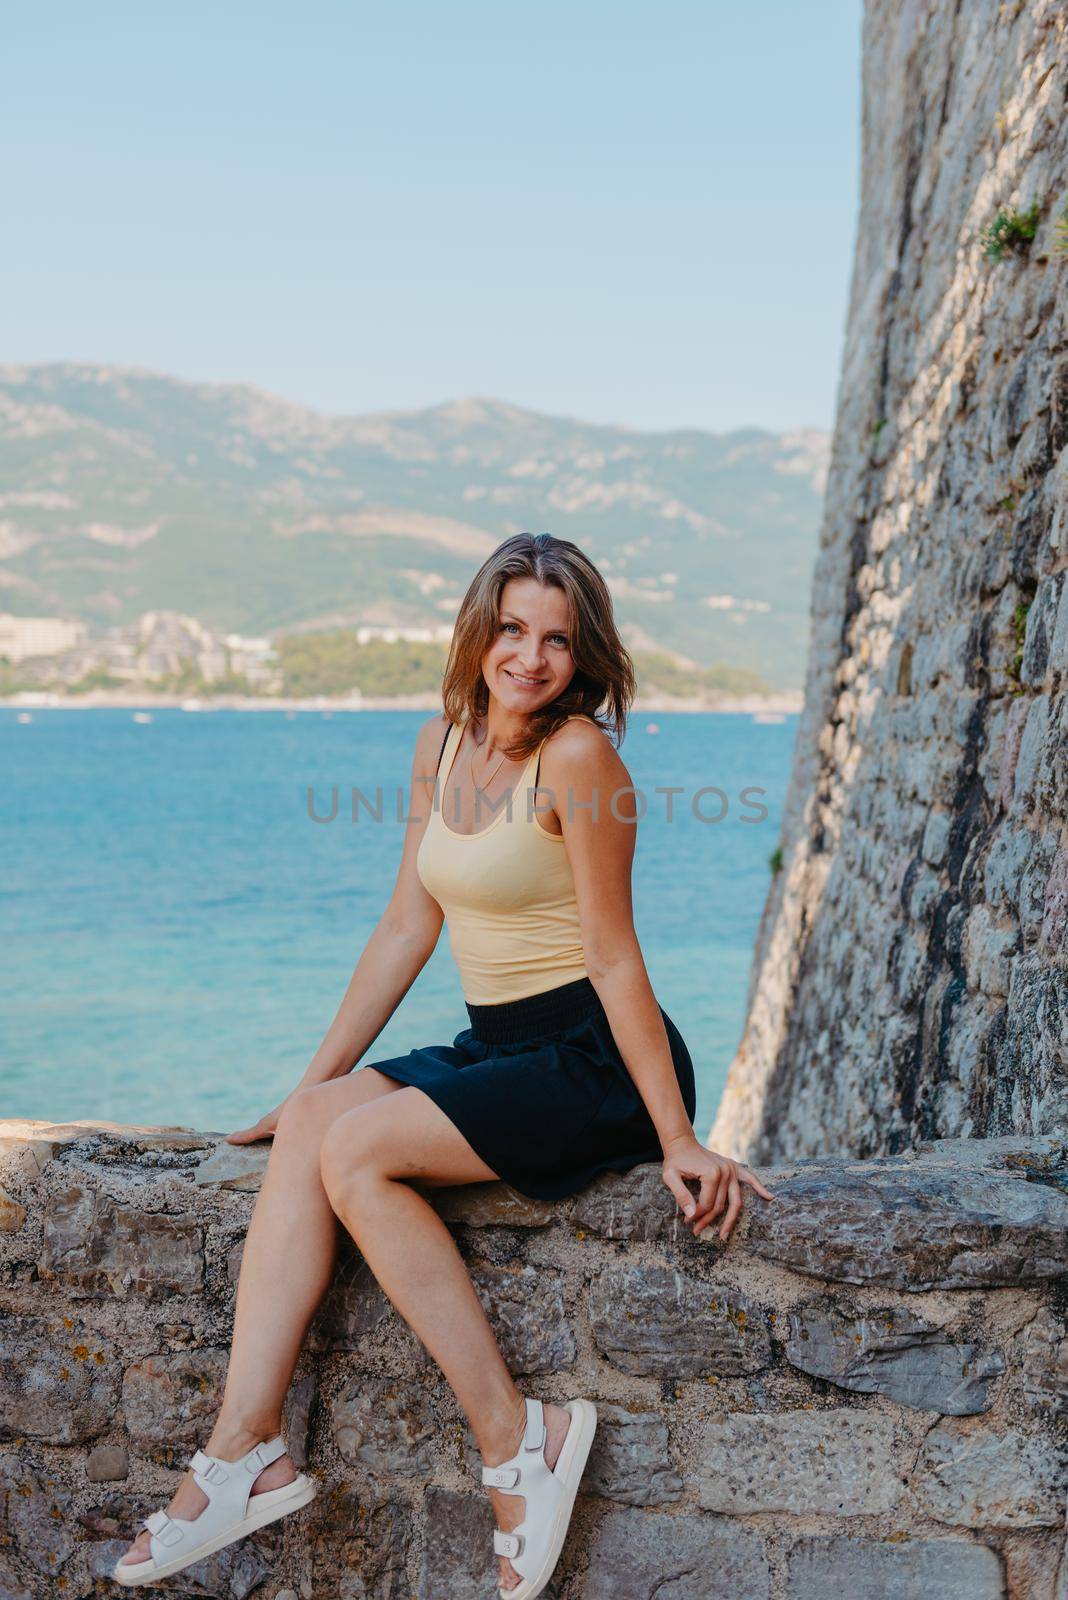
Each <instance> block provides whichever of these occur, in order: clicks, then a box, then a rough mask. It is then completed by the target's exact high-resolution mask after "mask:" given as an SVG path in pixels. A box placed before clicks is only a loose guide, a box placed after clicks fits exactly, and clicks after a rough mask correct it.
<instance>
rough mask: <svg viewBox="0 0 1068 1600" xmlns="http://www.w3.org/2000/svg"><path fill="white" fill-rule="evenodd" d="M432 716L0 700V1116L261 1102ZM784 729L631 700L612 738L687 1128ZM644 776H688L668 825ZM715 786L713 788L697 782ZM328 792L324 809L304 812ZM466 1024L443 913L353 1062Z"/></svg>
mask: <svg viewBox="0 0 1068 1600" xmlns="http://www.w3.org/2000/svg"><path fill="white" fill-rule="evenodd" d="M23 715H24V716H25V713H23ZM427 715H428V713H427V712H425V711H364V712H359V713H345V712H332V713H330V712H322V711H302V712H293V711H289V712H286V711H284V710H278V711H274V710H271V711H257V712H241V711H224V710H218V711H213V710H208V711H204V712H200V713H190V712H184V711H182V710H180V709H178V708H174V709H158V708H157V709H153V710H152V712H151V720H150V721H147V722H144V721H135V720H134V714H133V713H132V711H130V710H125V709H124V710H117V709H110V708H109V709H100V710H61V709H36V708H34V709H33V710H32V711H31V713H30V720H29V721H25V720H22V721H20V720H19V712H18V711H16V710H15V709H13V708H11V707H0V770H2V771H3V774H4V782H3V786H2V790H0V873H2V878H0V934H2V937H3V956H2V958H0V961H2V966H0V970H2V977H0V1116H26V1117H40V1118H47V1119H50V1120H56V1121H66V1120H69V1119H73V1118H83V1117H85V1118H106V1119H109V1120H114V1121H118V1122H136V1123H148V1124H161V1123H162V1124H178V1125H184V1126H187V1127H193V1128H199V1129H204V1130H212V1131H217V1132H229V1131H230V1130H231V1129H234V1128H237V1127H242V1126H244V1125H246V1124H247V1123H250V1122H252V1121H254V1120H255V1119H256V1118H257V1117H259V1116H260V1114H261V1113H262V1112H264V1111H266V1110H268V1109H269V1108H270V1107H272V1106H274V1105H276V1104H277V1102H278V1101H279V1100H280V1099H281V1098H282V1097H283V1096H284V1095H285V1094H287V1093H288V1092H289V1090H290V1089H292V1088H293V1087H294V1085H295V1084H296V1083H297V1081H298V1080H299V1078H300V1077H301V1075H302V1073H303V1072H304V1070H305V1068H306V1066H307V1064H308V1062H309V1060H310V1059H311V1056H312V1055H313V1053H314V1052H315V1050H316V1048H317V1047H318V1045H319V1043H320V1041H321V1039H322V1037H323V1034H324V1033H325V1031H326V1029H327V1027H328V1026H329V1024H330V1022H331V1020H332V1019H333V1016H334V1014H335V1011H336V1009H337V1006H338V1004H339V1002H340V1000H341V997H342V995H343V993H344V991H345V988H346V985H347V984H348V981H349V978H350V977H351V975H352V970H353V968H354V966H355V965H356V962H357V960H358V958H359V955H360V952H361V951H362V949H363V947H364V944H365V942H366V940H367V939H368V937H369V936H370V934H371V932H372V930H373V928H374V926H375V923H376V920H377V919H378V917H379V915H380V914H381V912H382V910H383V908H384V906H385V904H386V902H387V900H388V898H389V895H390V892H391V890H392V886H393V882H394V879H395V876H396V870H397V865H398V861H399V858H400V850H401V843H402V835H403V823H402V822H400V821H398V820H397V817H398V811H397V806H396V795H397V792H398V790H399V791H400V793H401V795H402V796H403V793H404V788H405V785H406V783H407V779H408V774H409V771H410V767H411V758H412V750H413V746H414V741H415V738H416V734H417V730H418V728H419V725H420V723H421V722H422V721H423V720H425V718H426V716H427ZM797 721H798V719H797V717H796V716H788V717H787V718H786V719H785V721H783V722H780V723H757V722H754V721H753V720H752V719H751V718H750V717H748V716H745V715H727V714H723V715H715V714H700V715H690V714H682V713H671V712H644V713H636V714H635V715H633V716H632V718H631V721H630V725H629V729H628V732H627V737H626V739H625V741H624V743H623V746H622V748H621V751H620V754H621V756H622V758H623V760H624V762H625V763H626V765H627V768H628V770H629V772H630V774H631V781H632V782H633V784H634V785H635V786H636V787H637V788H638V789H639V790H640V791H641V792H642V794H643V795H644V796H645V801H646V813H645V816H644V818H643V820H642V822H641V823H640V825H639V828H638V838H637V846H636V854H635V864H634V911H635V925H636V928H637V932H638V937H639V940H640V942H641V946H642V951H643V954H644V957H645V962H646V966H647V968H648V970H649V974H650V977H651V980H652V985H653V989H654V992H655V994H656V997H657V999H658V1000H659V1002H660V1004H661V1005H662V1006H663V1007H664V1010H665V1011H667V1012H668V1013H669V1015H670V1016H671V1017H672V1018H673V1019H674V1021H675V1022H676V1023H677V1025H678V1027H679V1028H680V1030H681V1031H682V1034H683V1036H684V1037H685V1039H686V1041H687V1043H688V1045H689V1047H690V1052H691V1055H692V1056H693V1059H694V1064H695V1067H696V1072H697V1089H698V1104H697V1116H696V1118H695V1126H696V1129H697V1132H698V1135H699V1136H700V1137H701V1138H705V1137H707V1134H708V1131H709V1128H710V1126H711V1123H712V1120H713V1117H714V1114H715V1110H716V1106H717V1103H718V1101H719V1097H720V1095H721V1093H722V1088H723V1083H724V1079H725V1076H726V1071H727V1067H728V1064H729V1062H730V1059H731V1057H732V1055H733V1054H734V1051H735V1048H736V1046H737V1043H738V1040H739V1037H740V1033H741V1028H742V1024H743V1020H744V1015H745V999H746V986H747V981H748V974H749V964H750V957H751V952H752V947H753V942H754V938H755V935H756V930H757V925H758V922H759V920H760V914H761V910H762V908H763V904H764V898H765V895H766V892H767V888H768V882H769V876H770V873H769V866H768V857H769V855H770V854H771V852H772V851H773V849H774V848H775V845H776V843H777V842H778V834H779V821H780V816H781V811H782V803H783V799H784V795H785V790H786V783H787V778H788V775H789V767H790V758H791V753H792V748H793V743H794V738H795V735H796V731H797ZM654 728H655V729H657V730H658V731H651V730H652V729H654ZM658 786H659V787H661V788H663V787H665V786H674V787H681V789H682V791H683V792H682V793H681V794H680V795H677V796H676V797H675V799H674V802H673V805H674V815H673V816H672V818H671V819H670V820H669V818H668V800H667V797H666V796H665V795H663V794H657V793H656V790H657V788H658ZM710 786H711V787H712V788H716V789H719V790H721V791H722V792H723V796H722V798H721V797H719V796H717V795H716V794H715V793H712V792H706V793H704V794H703V795H698V794H697V791H699V790H701V789H708V788H709V787H710ZM379 787H381V788H382V790H383V793H384V797H385V802H386V803H385V816H386V819H388V820H383V821H381V822H375V821H373V820H371V818H370V817H369V815H368V812H367V811H366V809H364V810H362V811H361V812H360V813H359V815H358V820H357V821H355V822H353V821H352V818H351V804H350V801H351V792H352V790H353V789H354V788H355V789H359V790H361V791H362V792H363V794H364V795H366V796H367V797H368V798H369V799H371V800H373V799H374V796H375V791H376V789H377V788H379ZM335 788H336V789H337V790H338V791H339V806H338V815H337V818H336V819H335V820H334V821H332V822H321V821H320V822H317V821H314V820H312V816H311V814H310V813H311V811H312V810H314V811H315V812H316V813H317V814H318V815H319V816H328V815H329V814H330V810H331V802H332V791H333V790H334V789H335ZM746 789H749V790H751V791H762V792H756V793H750V794H749V796H748V798H747V799H745V798H743V797H742V791H744V790H746ZM309 794H311V795H312V796H313V797H314V799H313V804H312V805H311V806H310V805H309ZM695 808H696V810H697V811H698V812H700V813H701V815H700V816H698V815H695ZM764 809H766V815H763V816H762V815H761V813H762V810H764ZM724 811H725V812H726V814H725V815H724V816H723V817H722V820H719V821H713V820H702V818H709V819H712V818H716V817H718V816H720V815H721V813H723V812H724ZM399 814H400V815H401V816H403V805H402V807H401V811H400V813H399ZM754 819H759V820H754ZM467 1020H468V1019H467V1014H466V1011H465V1009H464V1004H463V996H462V992H461V989H460V985H459V980H458V976H457V973H456V969H455V966H454V964H453V961H452V956H451V953H450V951H449V946H448V937H447V933H446V932H445V930H444V929H443V930H442V935H441V939H440V941H439V944H438V947H437V949H436V950H435V952H434V954H433V956H432V957H431V959H430V961H429V962H428V964H427V966H426V967H425V968H424V969H423V971H422V973H421V974H420V975H419V977H418V978H417V980H416V982H415V984H414V985H413V986H412V988H411V989H410V990H409V991H408V993H407V995H406V996H405V998H404V999H403V1000H402V1001H401V1003H400V1005H399V1006H398V1008H397V1010H396V1011H395V1012H394V1014H393V1016H392V1018H391V1019H390V1021H389V1022H388V1023H387V1025H386V1027H385V1028H384V1029H383V1030H382V1032H381V1033H380V1034H379V1035H378V1038H377V1039H375V1040H374V1042H373V1043H372V1045H371V1047H370V1049H369V1050H368V1051H367V1052H366V1054H365V1056H364V1057H363V1058H362V1064H364V1065H367V1064H371V1063H373V1062H374V1061H375V1060H376V1059H377V1060H383V1059H385V1058H387V1057H390V1056H395V1055H401V1054H404V1053H405V1052H406V1051H408V1050H409V1049H411V1048H412V1047H413V1046H416V1045H423V1044H429V1043H435V1042H447V1041H451V1040H452V1038H453V1037H454V1035H455V1034H456V1033H457V1032H459V1030H460V1029H461V1028H464V1027H466V1026H467Z"/></svg>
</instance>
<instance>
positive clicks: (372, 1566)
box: [296, 1484, 492, 1600]
mask: <svg viewBox="0 0 1068 1600" xmlns="http://www.w3.org/2000/svg"><path fill="white" fill-rule="evenodd" d="M296 1515H297V1516H298V1517H301V1518H307V1521H306V1522H304V1524H303V1526H302V1527H301V1528H300V1529H299V1537H300V1538H301V1540H302V1543H304V1545H305V1548H306V1549H307V1553H308V1555H307V1562H306V1570H307V1574H308V1576H307V1577H306V1578H305V1579H304V1580H303V1581H302V1584H301V1590H300V1593H301V1596H302V1600H303V1597H305V1596H307V1597H312V1596H314V1597H315V1600H319V1597H320V1596H321V1597H322V1600H408V1596H409V1595H410V1594H411V1592H412V1590H411V1584H410V1583H409V1581H408V1578H407V1573H406V1567H407V1558H408V1550H409V1547H410V1545H411V1542H412V1533H413V1530H412V1514H411V1512H410V1510H409V1509H408V1507H407V1506H405V1505H403V1504H401V1503H399V1502H396V1501H392V1500H390V1499H388V1498H387V1497H386V1496H385V1495H382V1496H374V1495H370V1494H366V1495H365V1494H363V1493H360V1494H357V1493H356V1492H355V1491H354V1490H352V1489H351V1488H349V1487H348V1486H346V1485H341V1484H327V1485H325V1486H324V1487H323V1488H322V1489H320V1492H319V1494H318V1495H317V1496H316V1498H315V1499H314V1500H313V1501H312V1503H311V1505H310V1506H309V1507H308V1508H307V1510H306V1511H302V1512H297V1513H296ZM490 1548H491V1553H492V1545H491V1547H490ZM302 1564H303V1563H302Z"/></svg>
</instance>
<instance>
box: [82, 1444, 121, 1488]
mask: <svg viewBox="0 0 1068 1600" xmlns="http://www.w3.org/2000/svg"><path fill="white" fill-rule="evenodd" d="M129 1474H130V1457H129V1455H128V1454H127V1453H126V1450H125V1449H124V1447H123V1446H122V1445H121V1444H98V1445H97V1447H96V1449H95V1450H91V1451H90V1452H89V1459H88V1460H87V1461H86V1463H85V1476H86V1477H87V1478H88V1479H89V1482H90V1483H116V1482H118V1481H120V1480H121V1479H123V1478H127V1477H129Z"/></svg>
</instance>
